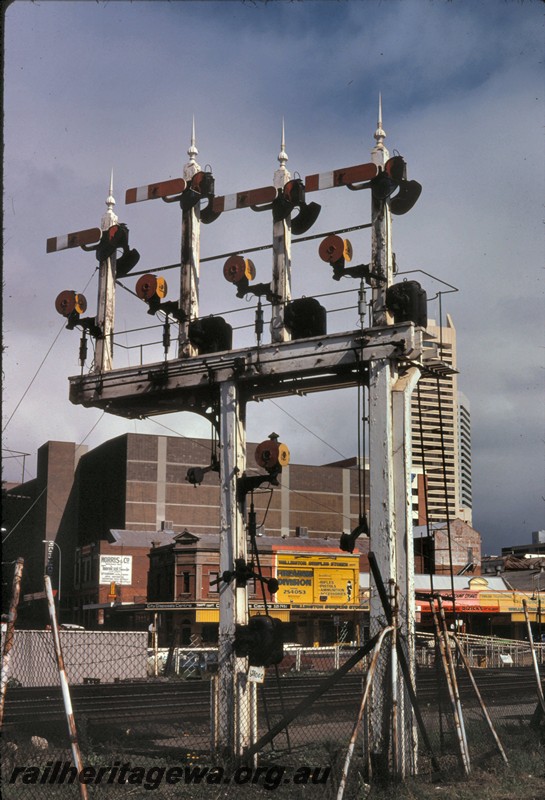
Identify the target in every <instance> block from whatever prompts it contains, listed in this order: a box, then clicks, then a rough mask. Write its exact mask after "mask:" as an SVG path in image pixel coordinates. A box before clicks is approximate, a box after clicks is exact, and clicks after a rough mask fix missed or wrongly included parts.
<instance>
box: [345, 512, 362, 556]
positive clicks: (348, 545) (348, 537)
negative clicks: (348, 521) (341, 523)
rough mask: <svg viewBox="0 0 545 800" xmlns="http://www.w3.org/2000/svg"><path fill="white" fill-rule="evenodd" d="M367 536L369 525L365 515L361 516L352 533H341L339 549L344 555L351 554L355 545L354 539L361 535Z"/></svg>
mask: <svg viewBox="0 0 545 800" xmlns="http://www.w3.org/2000/svg"><path fill="white" fill-rule="evenodd" d="M362 534H363V535H364V536H369V523H368V522H367V515H366V514H363V515H362V516H361V517H360V520H359V523H358V524H357V525H356V527H355V528H354V530H353V531H352V533H342V534H341V538H340V541H339V547H340V549H341V550H342V551H343V552H344V553H353V552H354V547H355V544H356V539H357V538H358V536H361V535H362Z"/></svg>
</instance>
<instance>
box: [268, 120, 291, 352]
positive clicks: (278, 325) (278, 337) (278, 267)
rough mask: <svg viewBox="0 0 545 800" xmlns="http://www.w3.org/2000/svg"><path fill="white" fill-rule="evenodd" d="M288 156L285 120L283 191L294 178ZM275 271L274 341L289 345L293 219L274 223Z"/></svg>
mask: <svg viewBox="0 0 545 800" xmlns="http://www.w3.org/2000/svg"><path fill="white" fill-rule="evenodd" d="M287 160H288V156H287V153H286V144H285V135H284V121H283V120H282V141H281V144H280V153H279V154H278V162H279V164H280V166H279V167H278V169H277V170H276V172H275V173H274V186H275V189H283V188H284V186H285V185H286V183H287V182H288V181H289V180H290V178H291V175H290V173H289V172H288V169H287V168H286V162H287ZM272 252H273V269H272V282H271V290H272V293H273V295H274V300H273V303H272V309H271V341H272V342H289V341H290V339H291V336H290V333H289V331H288V330H287V328H286V326H285V325H284V310H285V305H286V303H287V302H288V301H289V300H291V219H290V217H289V216H288V217H287V218H286V219H281V220H279V221H278V222H273V247H272Z"/></svg>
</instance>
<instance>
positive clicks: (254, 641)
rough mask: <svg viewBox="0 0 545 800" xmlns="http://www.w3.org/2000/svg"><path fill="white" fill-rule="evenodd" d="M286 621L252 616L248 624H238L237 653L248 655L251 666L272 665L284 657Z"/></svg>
mask: <svg viewBox="0 0 545 800" xmlns="http://www.w3.org/2000/svg"><path fill="white" fill-rule="evenodd" d="M283 628H284V623H283V622H282V621H281V620H279V619H277V618H276V617H269V616H265V615H260V616H256V617H251V618H250V621H249V623H248V625H237V626H236V631H235V643H234V644H235V653H236V655H237V656H239V657H240V658H243V657H244V656H247V657H248V661H249V664H250V666H251V667H270V666H272V665H273V664H279V663H280V662H281V661H282V659H283V658H284V630H283Z"/></svg>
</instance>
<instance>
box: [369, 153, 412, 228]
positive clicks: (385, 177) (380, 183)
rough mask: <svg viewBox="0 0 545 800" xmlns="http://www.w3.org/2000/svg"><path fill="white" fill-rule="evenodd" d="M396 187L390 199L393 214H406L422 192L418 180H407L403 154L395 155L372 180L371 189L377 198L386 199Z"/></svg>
mask: <svg viewBox="0 0 545 800" xmlns="http://www.w3.org/2000/svg"><path fill="white" fill-rule="evenodd" d="M396 189H399V191H398V192H397V194H396V195H395V196H394V197H392V199H391V201H390V211H391V212H392V214H397V215H401V214H406V213H407V211H410V210H411V208H412V207H413V206H414V204H415V203H416V201H417V200H418V198H419V197H420V194H421V192H422V186H421V185H420V184H419V183H418V181H408V180H407V164H406V162H405V159H404V158H403V156H399V155H398V156H393V157H392V158H389V159H388V161H387V162H386V164H385V165H384V170H383V171H381V172H379V174H378V175H377V176H376V178H373V180H372V181H371V191H372V192H373V197H374V198H375V199H376V200H386V198H388V197H391V195H392V194H393V193H394V192H395V190H396Z"/></svg>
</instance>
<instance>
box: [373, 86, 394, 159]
mask: <svg viewBox="0 0 545 800" xmlns="http://www.w3.org/2000/svg"><path fill="white" fill-rule="evenodd" d="M374 138H375V141H376V145H375V146H374V147H373V149H372V150H371V157H372V159H373V163H374V164H385V163H386V161H387V160H388V158H389V157H390V153H389V152H388V150H387V149H386V147H385V145H384V139H385V138H386V132H385V131H384V129H383V127H382V93H381V92H379V95H378V122H377V129H376V131H375V133H374Z"/></svg>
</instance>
